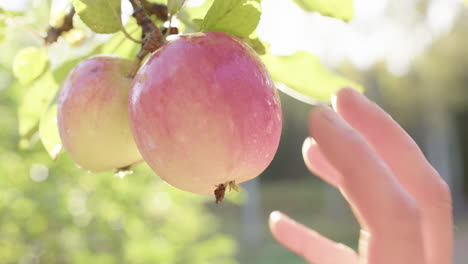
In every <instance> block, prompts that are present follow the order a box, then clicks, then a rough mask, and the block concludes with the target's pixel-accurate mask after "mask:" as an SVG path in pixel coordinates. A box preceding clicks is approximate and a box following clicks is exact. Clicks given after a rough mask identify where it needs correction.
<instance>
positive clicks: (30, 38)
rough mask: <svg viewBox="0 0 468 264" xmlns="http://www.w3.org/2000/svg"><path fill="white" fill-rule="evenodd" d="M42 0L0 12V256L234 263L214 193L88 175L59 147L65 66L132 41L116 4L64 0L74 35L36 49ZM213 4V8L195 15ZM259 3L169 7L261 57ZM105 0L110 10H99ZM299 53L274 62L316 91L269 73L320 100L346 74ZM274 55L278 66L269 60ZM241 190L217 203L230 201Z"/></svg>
mask: <svg viewBox="0 0 468 264" xmlns="http://www.w3.org/2000/svg"><path fill="white" fill-rule="evenodd" d="M26 2H27V1H26ZM51 2H52V1H51V0H37V1H29V4H30V6H29V8H27V12H16V11H15V12H11V11H6V10H2V9H0V50H1V56H0V79H1V80H2V82H1V83H0V263H2V264H3V263H6V264H8V263H38V262H40V263H71V264H78V263H104V264H106V263H136V264H139V263H167V264H172V263H174V264H175V263H191V264H209V263H221V264H224V263H225V264H231V263H236V261H235V260H234V258H233V256H234V255H235V254H236V251H237V244H236V243H235V241H234V240H233V238H232V237H230V236H227V235H224V234H222V232H221V231H222V230H221V225H220V223H219V219H218V218H217V217H215V215H214V214H212V213H211V211H209V210H208V209H207V208H206V206H205V204H206V203H207V202H210V203H211V202H213V201H212V199H213V197H206V196H199V195H194V194H190V193H186V192H182V191H179V190H176V189H175V188H173V187H171V186H169V185H167V184H166V183H164V182H163V181H161V180H160V179H159V178H158V177H157V176H156V175H154V173H153V172H152V171H151V170H150V169H149V168H148V167H147V166H146V165H144V164H141V165H138V166H136V167H134V168H133V169H134V173H133V174H128V175H126V176H125V177H123V175H120V176H116V175H114V174H113V173H101V174H91V173H87V172H85V171H83V170H81V169H79V168H77V167H76V166H75V165H74V163H73V161H72V160H71V159H70V158H69V157H68V156H67V155H59V154H60V153H61V145H60V144H61V142H60V137H59V135H58V131H57V123H56V107H57V106H56V102H55V101H56V95H57V92H58V91H59V88H60V84H61V83H62V82H63V80H64V79H65V77H66V76H67V74H68V73H69V71H70V70H71V69H72V68H73V67H74V66H75V65H76V64H77V63H78V62H79V61H81V60H82V59H84V58H87V57H89V56H92V55H94V54H99V53H107V54H114V55H118V56H121V57H124V58H129V59H134V58H135V56H136V54H137V53H138V51H139V49H140V44H138V43H134V42H132V41H130V40H129V39H127V38H126V37H125V36H124V34H123V33H122V32H121V31H118V30H119V28H120V25H119V23H116V21H120V17H119V16H120V13H121V7H120V5H119V3H120V1H114V0H99V1H87V0H86V1H85V0H73V4H74V6H75V8H76V10H77V13H78V15H79V16H75V17H74V21H73V24H74V30H77V31H75V34H76V35H75V37H69V38H67V36H66V35H64V36H63V38H59V39H58V41H57V42H56V43H53V44H51V45H49V46H45V45H44V42H43V39H42V37H43V33H44V32H46V29H47V28H48V25H49V23H50V22H53V21H59V20H60V19H59V18H58V17H54V14H51V12H50V7H51ZM152 2H160V3H161V2H162V3H164V2H165V1H152ZM213 3H216V4H217V5H214V6H213V9H211V13H208V16H207V19H206V20H205V21H204V22H203V18H204V17H205V15H206V14H207V12H208V10H209V9H210V7H211V6H212V4H213ZM260 3H261V1H260V0H255V1H231V2H229V5H228V4H227V3H225V2H224V0H218V1H215V2H214V1H213V0H207V1H205V3H204V4H202V5H201V6H199V7H186V8H183V9H182V10H181V11H180V12H179V13H178V16H177V18H178V19H179V22H180V26H179V30H180V31H181V32H196V31H199V30H200V29H201V28H202V26H203V28H205V29H209V30H223V31H228V32H230V33H231V34H234V35H238V36H240V37H243V39H244V40H245V41H246V42H247V43H248V44H249V45H251V46H252V47H253V48H254V49H255V50H256V51H257V52H258V53H259V54H266V55H267V56H268V49H267V48H265V46H264V44H263V43H262V41H261V40H260V39H258V37H257V36H256V32H255V28H256V26H257V24H258V21H259V18H260V14H261V8H260V7H261V5H260ZM109 4H111V5H112V6H113V9H114V10H115V14H113V13H114V12H106V11H105V9H106V6H107V5H109ZM67 8H68V7H67ZM65 13H66V12H65V11H63V10H62V12H59V15H64V14H65ZM55 15H56V14H55ZM239 17H242V19H239ZM239 22H240V23H239ZM160 24H161V23H160V22H158V25H160ZM125 29H126V31H127V32H128V33H129V34H130V35H131V36H132V37H133V38H137V39H138V38H140V37H141V29H140V28H139V27H138V26H137V24H136V22H135V19H134V18H129V20H128V22H126V24H125ZM93 31H94V32H93ZM116 31H118V32H116ZM95 32H99V33H103V32H116V33H115V34H112V35H103V34H96V33H95ZM270 56H271V54H270ZM304 58H305V59H307V60H309V61H308V62H307V61H306V62H305V61H304V60H296V59H295V57H294V55H293V56H291V58H289V59H288V58H287V57H283V58H281V59H282V60H287V61H288V64H287V66H288V68H289V69H288V70H289V71H294V72H295V73H296V74H298V76H295V77H294V78H296V77H298V78H299V77H300V78H302V77H304V76H307V75H310V73H311V71H312V73H314V75H313V76H315V77H316V78H318V80H320V81H324V82H327V81H329V84H330V85H329V86H327V89H325V90H323V89H322V90H319V89H316V88H317V87H318V86H319V85H318V83H317V82H315V83H314V80H312V83H309V82H306V83H307V85H308V86H310V85H311V86H313V87H312V89H308V90H304V86H303V85H302V86H297V85H296V84H297V81H296V82H294V81H292V82H291V80H290V78H289V79H288V78H286V77H284V76H283V73H282V71H281V70H277V71H273V72H272V74H273V78H274V79H275V80H277V81H281V82H284V83H285V84H288V85H290V86H291V87H290V88H291V89H292V90H295V91H296V93H302V94H305V95H307V96H309V97H312V98H319V99H323V98H329V95H330V94H331V93H333V92H334V91H335V90H336V88H338V86H341V85H342V83H343V82H347V81H345V80H343V79H339V77H336V76H335V75H334V74H332V73H330V72H328V71H326V70H325V68H323V67H322V66H321V65H320V63H319V61H318V60H316V58H315V57H314V56H313V55H312V54H305V57H304ZM265 63H267V64H270V61H268V60H265ZM282 63H285V62H282ZM304 63H305V66H304ZM309 63H312V64H313V65H312V66H313V67H312V68H310V67H309V66H310V64H309ZM271 64H272V65H269V66H270V67H278V64H276V61H273V62H271ZM267 66H268V65H267ZM301 80H302V79H301ZM337 80H339V81H337ZM306 81H309V80H306ZM47 153H48V154H49V156H48V155H47ZM51 157H52V158H51ZM244 195H245V192H243V193H241V194H235V195H229V196H228V197H226V200H227V201H228V202H232V203H234V204H239V203H241V202H242V201H243V200H244V199H245V196H244Z"/></svg>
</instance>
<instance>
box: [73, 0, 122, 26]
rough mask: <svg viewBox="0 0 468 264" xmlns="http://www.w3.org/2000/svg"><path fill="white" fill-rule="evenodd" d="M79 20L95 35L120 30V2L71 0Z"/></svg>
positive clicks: (110, 0) (118, 0) (109, 0)
mask: <svg viewBox="0 0 468 264" xmlns="http://www.w3.org/2000/svg"><path fill="white" fill-rule="evenodd" d="M73 5H74V6H75V9H76V12H77V13H78V15H79V16H80V18H81V20H83V22H84V23H85V24H86V25H87V26H88V27H89V28H91V29H92V30H93V31H94V32H96V33H115V32H117V31H119V30H120V25H121V23H122V22H121V20H120V16H121V8H120V0H73Z"/></svg>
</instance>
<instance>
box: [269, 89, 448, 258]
mask: <svg viewBox="0 0 468 264" xmlns="http://www.w3.org/2000/svg"><path fill="white" fill-rule="evenodd" d="M334 109H335V110H336V113H335V112H334V111H333V110H331V109H330V108H328V107H318V108H316V109H314V111H312V113H311V115H310V118H309V131H310V135H311V136H312V137H313V139H312V138H308V139H306V141H305V142H304V146H303V150H302V152H303V156H304V160H305V163H306V165H307V167H308V168H309V169H310V170H311V171H312V172H314V173H315V174H316V175H318V176H319V177H320V178H322V179H323V180H325V181H326V182H328V183H329V184H331V185H333V186H335V187H336V188H338V189H339V190H340V192H341V193H342V194H343V196H344V197H345V198H346V200H347V201H348V203H349V204H350V206H351V208H352V210H353V213H354V214H355V216H356V218H357V220H358V222H359V224H360V225H361V235H360V239H359V253H356V252H355V251H354V250H352V249H351V248H349V247H347V246H345V245H342V244H339V243H336V242H334V241H331V240H329V239H327V238H326V237H323V236H321V235H320V234H318V233H317V232H315V231H313V230H310V229H308V228H306V227H305V226H303V225H301V224H299V223H296V222H295V221H293V220H292V219H290V218H289V217H287V216H286V215H284V214H282V213H279V212H273V213H272V214H271V216H270V229H271V231H272V233H273V235H274V237H275V238H276V239H277V240H278V241H279V242H280V243H281V244H283V245H284V246H285V247H287V248H289V249H290V250H292V251H294V252H295V253H297V254H298V255H300V256H302V257H304V258H305V259H306V260H307V261H309V262H310V263H314V264H358V263H359V264H364V263H366V264H367V263H368V264H396V263H398V264H406V263H407V264H449V263H451V262H452V247H453V233H452V225H453V223H452V207H451V197H450V190H449V188H448V186H447V184H446V183H445V182H444V181H443V179H442V178H441V177H440V175H439V174H438V173H437V171H436V170H435V169H434V168H433V167H432V166H431V165H430V164H429V162H428V161H427V160H426V159H425V157H424V155H423V153H422V152H421V150H420V149H419V147H418V146H417V145H416V143H415V142H414V141H413V140H412V139H411V137H410V136H409V135H408V134H406V132H405V131H404V130H403V129H402V128H401V127H400V126H399V125H398V124H397V123H396V122H395V121H394V120H393V119H392V118H391V117H390V116H389V115H388V114H387V113H385V112H384V111H383V110H382V109H381V108H379V107H378V106H377V105H376V104H374V103H372V102H370V101H369V100H368V99H367V98H365V97H364V96H363V95H361V94H359V93H358V92H356V91H354V90H352V89H349V88H345V89H342V90H340V91H339V92H338V94H337V96H336V101H335V103H334Z"/></svg>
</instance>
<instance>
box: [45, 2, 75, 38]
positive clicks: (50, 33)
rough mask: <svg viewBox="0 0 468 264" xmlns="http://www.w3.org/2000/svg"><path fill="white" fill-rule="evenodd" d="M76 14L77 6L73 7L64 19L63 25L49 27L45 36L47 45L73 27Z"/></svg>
mask: <svg viewBox="0 0 468 264" xmlns="http://www.w3.org/2000/svg"><path fill="white" fill-rule="evenodd" d="M74 15H75V8H74V7H72V8H71V9H70V11H69V12H68V14H67V15H66V16H65V18H64V19H63V25H62V26H60V27H58V28H56V27H52V26H51V27H49V29H48V30H47V36H46V37H45V38H44V41H45V43H46V45H49V44H52V43H54V42H55V41H57V39H58V38H59V37H60V36H61V35H62V34H63V33H64V32H67V31H69V30H71V29H72V28H73V16H74Z"/></svg>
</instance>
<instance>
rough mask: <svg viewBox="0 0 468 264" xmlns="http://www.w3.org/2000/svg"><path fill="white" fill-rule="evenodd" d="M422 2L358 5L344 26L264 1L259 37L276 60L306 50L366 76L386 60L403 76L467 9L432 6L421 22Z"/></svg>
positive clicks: (385, 0)
mask: <svg viewBox="0 0 468 264" xmlns="http://www.w3.org/2000/svg"><path fill="white" fill-rule="evenodd" d="M418 2H419V1H417V0H394V1H389V0H355V1H354V3H355V18H354V19H353V21H352V22H351V23H349V24H346V23H344V22H340V21H338V20H336V19H330V18H327V17H322V16H320V15H318V14H313V13H306V12H304V11H302V10H301V9H300V8H299V7H297V6H296V5H295V4H294V3H293V2H292V1H284V0H263V2H262V3H263V4H262V6H263V13H262V14H263V16H262V21H261V23H260V25H259V36H260V38H261V39H262V40H265V41H267V42H269V43H270V44H271V49H272V51H273V52H274V53H277V54H284V55H286V54H290V53H293V52H294V51H295V50H307V51H310V52H312V53H314V54H316V55H318V56H319V57H320V58H321V60H322V61H323V62H324V63H325V64H327V65H328V66H331V67H333V66H336V65H338V64H339V63H340V62H342V61H343V60H345V59H349V60H350V61H351V62H352V63H353V64H354V65H355V66H356V67H358V68H359V69H362V70H365V69H368V68H369V67H371V66H372V65H373V64H374V63H376V62H377V61H378V60H381V59H383V60H385V62H386V65H387V68H388V70H389V71H390V72H391V73H392V74H394V75H397V76H401V75H404V74H405V73H407V72H408V70H409V69H410V67H411V62H412V61H413V60H414V59H415V58H416V57H417V56H418V55H420V54H421V53H422V52H423V51H424V50H425V49H426V48H427V47H428V46H429V44H430V43H432V41H433V40H434V39H436V38H439V37H441V36H443V35H444V34H445V33H447V32H448V31H450V29H451V28H452V26H453V24H454V22H455V19H456V18H457V17H458V15H459V14H460V11H461V10H462V8H464V6H463V1H462V0H428V2H429V4H428V8H427V10H426V12H425V13H424V14H422V15H423V16H424V17H422V16H420V15H419V14H418V11H417V8H416V7H417V4H418ZM286 34H287V36H288V37H285V35H286Z"/></svg>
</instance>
